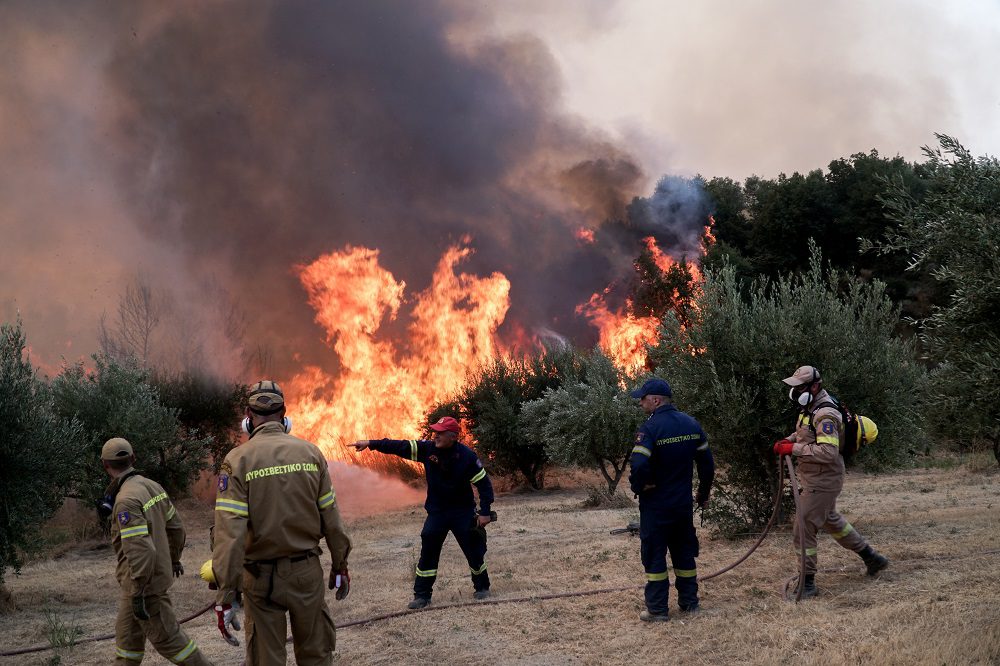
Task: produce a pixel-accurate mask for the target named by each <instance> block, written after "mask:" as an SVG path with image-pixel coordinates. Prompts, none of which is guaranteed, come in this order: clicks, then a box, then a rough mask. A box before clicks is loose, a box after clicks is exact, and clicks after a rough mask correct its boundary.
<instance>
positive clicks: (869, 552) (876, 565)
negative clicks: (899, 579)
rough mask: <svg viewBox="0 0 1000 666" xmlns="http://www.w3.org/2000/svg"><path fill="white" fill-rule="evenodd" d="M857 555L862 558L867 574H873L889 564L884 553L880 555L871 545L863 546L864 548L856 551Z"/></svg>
mask: <svg viewBox="0 0 1000 666" xmlns="http://www.w3.org/2000/svg"><path fill="white" fill-rule="evenodd" d="M858 555H859V556H860V557H861V559H862V560H864V561H865V566H866V567H867V568H868V575H869V576H874V575H875V574H877V573H878V572H879V571H882V569H885V568H886V567H887V566H889V558H887V557H886V556H885V555H880V554H879V552H878V551H876V550H875V549H874V548H872V547H871V546H865V547H864V549H862V550H859V551H858Z"/></svg>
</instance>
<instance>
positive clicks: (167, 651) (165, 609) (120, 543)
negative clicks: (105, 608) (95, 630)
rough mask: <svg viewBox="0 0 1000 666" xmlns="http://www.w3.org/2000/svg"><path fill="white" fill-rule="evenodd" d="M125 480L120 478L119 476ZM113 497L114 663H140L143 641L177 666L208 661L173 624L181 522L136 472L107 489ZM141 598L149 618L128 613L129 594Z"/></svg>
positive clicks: (152, 485)
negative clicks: (118, 595)
mask: <svg viewBox="0 0 1000 666" xmlns="http://www.w3.org/2000/svg"><path fill="white" fill-rule="evenodd" d="M123 479H124V480H123ZM108 494H109V495H112V496H114V497H115V503H114V516H112V528H111V540H112V541H111V542H112V545H113V546H114V550H115V555H116V556H117V557H118V567H117V569H116V571H115V575H116V576H117V578H118V584H119V585H120V586H121V588H122V596H121V599H120V600H119V604H118V620H117V621H116V623H115V663H116V664H129V663H138V662H140V661H142V658H143V656H144V654H145V647H146V639H147V638H148V639H149V642H150V643H152V644H153V647H154V648H156V651H157V652H159V653H160V654H161V655H163V656H164V657H166V658H167V659H169V660H170V661H172V662H173V663H175V664H190V665H192V666H201V665H202V664H211V662H210V661H208V660H207V659H206V658H205V657H204V656H202V654H201V652H199V651H198V646H197V645H195V642H194V641H192V640H190V639H189V638H188V637H187V634H185V633H184V630H183V629H181V627H180V625H179V624H178V623H177V617H176V616H175V615H174V609H173V606H172V605H171V603H170V597H169V596H168V595H167V590H169V589H170V586H171V584H173V563H174V562H180V560H181V551H183V550H184V540H185V534H184V526H183V525H181V519H180V516H178V515H177V510H176V509H175V508H174V505H173V503H172V502H171V501H170V498H169V497H168V496H167V493H166V492H164V490H163V488H162V487H161V486H160V484H158V483H156V482H155V481H150V480H149V479H147V478H145V477H143V476H139V475H138V474H135V473H134V472H132V473H129V472H126V474H124V475H122V476H120V477H119V478H118V479H116V480H115V481H113V482H112V484H111V486H110V487H109V488H108ZM137 594H142V595H143V597H144V598H145V603H146V611H147V612H148V613H149V619H148V620H139V619H137V618H136V617H135V616H134V615H133V614H132V597H133V596H135V595H137Z"/></svg>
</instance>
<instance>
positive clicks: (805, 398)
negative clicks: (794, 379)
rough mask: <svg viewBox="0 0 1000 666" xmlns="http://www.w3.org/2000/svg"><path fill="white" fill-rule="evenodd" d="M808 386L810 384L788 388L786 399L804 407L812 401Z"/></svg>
mask: <svg viewBox="0 0 1000 666" xmlns="http://www.w3.org/2000/svg"><path fill="white" fill-rule="evenodd" d="M810 386H812V384H807V385H805V386H793V387H792V388H790V389H788V399H789V400H791V401H792V402H794V403H795V404H797V405H799V406H801V407H805V406H806V405H808V404H809V403H810V402H812V399H813V394H812V393H810V392H809V387H810Z"/></svg>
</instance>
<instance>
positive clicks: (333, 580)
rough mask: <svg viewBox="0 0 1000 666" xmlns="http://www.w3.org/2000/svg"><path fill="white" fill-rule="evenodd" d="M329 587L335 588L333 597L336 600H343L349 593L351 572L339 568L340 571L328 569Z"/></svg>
mask: <svg viewBox="0 0 1000 666" xmlns="http://www.w3.org/2000/svg"><path fill="white" fill-rule="evenodd" d="M329 587H330V589H331V590H337V594H335V595H334V598H335V599H336V600H337V601H343V600H344V599H345V598H346V597H347V595H348V594H350V593H351V574H350V573H349V572H348V571H347V569H341V570H340V571H334V570H333V569H330V584H329Z"/></svg>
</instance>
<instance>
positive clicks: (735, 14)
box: [496, 0, 1000, 178]
mask: <svg viewBox="0 0 1000 666" xmlns="http://www.w3.org/2000/svg"><path fill="white" fill-rule="evenodd" d="M497 6H498V7H500V8H502V9H503V11H501V12H499V15H498V17H497V24H496V25H497V29H498V30H500V31H511V32H517V31H530V32H533V33H534V34H537V35H539V36H540V37H541V38H542V39H543V40H544V41H545V43H546V44H547V45H548V46H549V48H550V49H551V50H552V53H553V55H554V56H555V59H556V61H557V62H558V64H559V69H560V72H561V74H562V76H563V81H564V94H563V96H564V103H565V104H566V106H567V107H568V108H569V109H572V111H573V112H575V113H578V114H580V115H581V116H583V117H585V118H586V119H587V120H588V121H589V122H591V123H593V124H594V125H595V126H597V127H600V128H602V129H604V130H606V131H608V132H611V133H613V134H615V135H616V136H618V137H620V138H621V141H622V143H623V145H624V146H626V147H627V148H628V149H629V150H630V151H633V152H634V153H636V154H637V155H639V156H640V158H641V161H642V163H643V165H644V166H645V168H646V171H647V172H648V174H650V175H651V176H655V175H658V174H660V173H663V172H667V171H680V172H687V173H691V172H700V173H702V174H705V175H706V176H715V175H727V176H732V177H736V178H743V177H745V176H748V175H751V174H759V175H763V176H774V175H776V174H777V173H779V172H781V171H785V172H791V171H795V170H808V169H814V168H817V167H824V166H825V165H826V164H827V163H828V162H829V161H830V160H832V159H835V158H837V157H841V156H846V155H849V154H851V153H854V152H859V151H868V150H871V149H872V148H876V149H878V150H879V152H881V153H882V154H887V155H895V154H897V153H898V154H901V155H903V156H904V157H907V158H909V159H916V158H918V157H919V156H920V147H921V146H923V145H927V144H933V143H934V136H933V133H934V132H941V133H946V134H948V133H950V134H953V135H955V136H957V137H958V138H959V139H960V140H961V141H962V142H963V143H965V145H966V146H967V147H969V148H970V149H972V150H973V152H975V153H977V154H982V153H990V154H994V155H995V154H998V153H1000V75H998V73H1000V46H998V45H1000V2H996V0H969V1H962V2H940V1H935V0H879V1H878V2H870V1H865V0H855V1H838V2H826V3H817V2H791V1H778V0H753V1H750V2H737V1H735V0H704V1H699V2H666V1H664V0H626V1H622V2H616V3H607V2H592V3H590V9H589V10H581V7H583V5H581V3H579V2H571V1H569V0H565V1H554V2H536V1H534V0H523V1H522V2H515V3H513V4H512V3H510V2H506V3H500V4H498V5H497Z"/></svg>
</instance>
